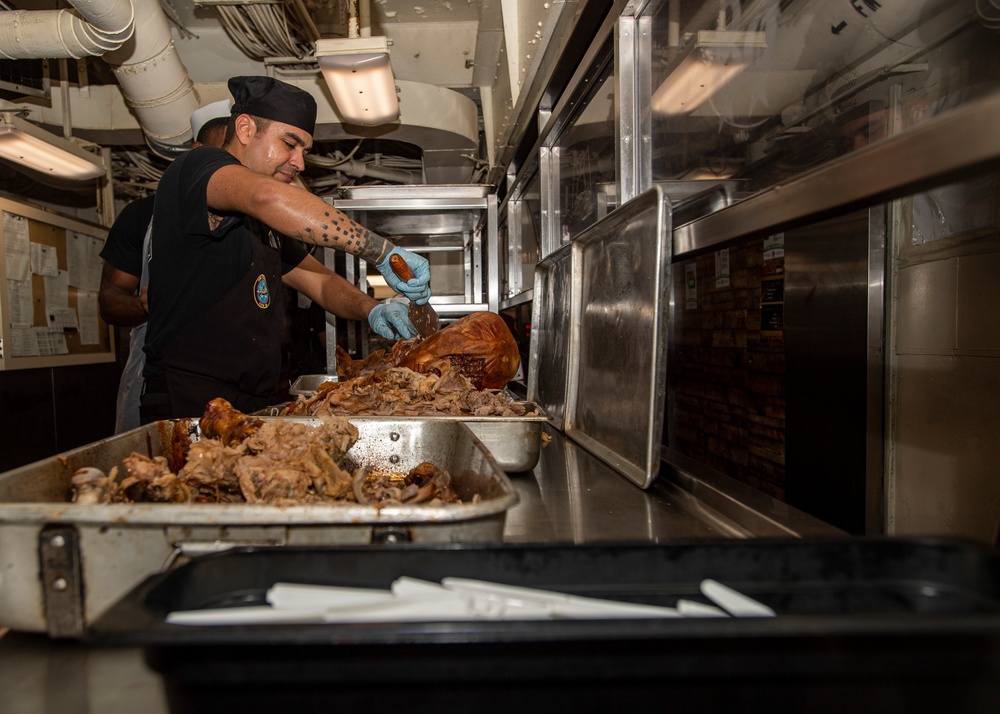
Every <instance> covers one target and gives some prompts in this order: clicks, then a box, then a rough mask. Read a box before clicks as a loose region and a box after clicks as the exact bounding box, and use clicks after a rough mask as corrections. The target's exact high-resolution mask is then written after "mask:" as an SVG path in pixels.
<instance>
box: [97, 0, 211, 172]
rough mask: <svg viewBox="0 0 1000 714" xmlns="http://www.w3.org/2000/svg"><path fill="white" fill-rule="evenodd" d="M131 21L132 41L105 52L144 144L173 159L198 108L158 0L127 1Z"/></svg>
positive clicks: (184, 147) (185, 144) (181, 149)
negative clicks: (132, 11)
mask: <svg viewBox="0 0 1000 714" xmlns="http://www.w3.org/2000/svg"><path fill="white" fill-rule="evenodd" d="M132 2H133V3H134V4H135V10H136V13H135V14H136V21H135V35H134V36H133V41H132V42H129V43H127V44H125V45H123V46H122V47H121V48H120V49H118V50H115V51H114V52H109V53H108V54H106V55H104V60H105V61H106V62H107V63H108V64H110V65H111V67H112V69H113V71H114V73H115V77H116V78H117V79H118V84H119V85H121V88H122V94H123V95H124V96H125V102H126V103H127V104H128V105H129V107H131V108H132V111H133V112H135V115H136V118H137V119H138V120H139V126H141V127H142V131H143V133H144V134H145V135H146V144H147V145H148V146H149V148H150V149H152V150H153V151H154V152H155V153H157V154H158V155H160V156H162V157H164V158H166V159H172V158H174V157H175V156H177V155H178V154H180V153H182V152H184V151H185V150H187V148H188V146H189V144H190V142H191V140H192V139H193V138H194V137H193V136H192V135H191V113H192V112H194V111H195V110H196V109H198V107H199V106H200V104H199V101H198V97H197V95H196V94H195V92H194V85H193V84H192V83H191V78H190V77H189V76H188V72H187V68H186V67H185V66H184V64H183V63H182V62H181V59H180V57H179V56H178V54H177V49H176V47H174V42H173V39H172V38H171V36H170V25H169V24H168V22H167V17H166V15H165V14H164V13H163V10H162V8H161V7H160V3H159V0H132Z"/></svg>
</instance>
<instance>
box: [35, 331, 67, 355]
mask: <svg viewBox="0 0 1000 714" xmlns="http://www.w3.org/2000/svg"><path fill="white" fill-rule="evenodd" d="M33 329H34V332H35V340H37V341H38V354H39V356H41V357H52V356H53V355H65V354H69V348H68V347H67V346H66V336H65V335H64V334H63V333H62V332H52V331H50V330H49V328H47V327H35V328H33Z"/></svg>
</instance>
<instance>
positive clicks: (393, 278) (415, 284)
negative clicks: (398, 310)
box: [375, 246, 431, 305]
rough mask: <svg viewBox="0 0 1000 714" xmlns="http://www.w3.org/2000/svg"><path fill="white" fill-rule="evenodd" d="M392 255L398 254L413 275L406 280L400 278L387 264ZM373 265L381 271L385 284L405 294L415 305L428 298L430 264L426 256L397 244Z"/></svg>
mask: <svg viewBox="0 0 1000 714" xmlns="http://www.w3.org/2000/svg"><path fill="white" fill-rule="evenodd" d="M393 255H398V256H400V257H401V258H402V259H403V260H404V261H405V262H406V264H407V265H408V266H409V268H410V270H412V271H413V277H412V278H410V279H409V280H408V281H407V280H401V279H400V278H399V276H398V275H396V273H395V272H394V271H393V269H392V266H391V265H390V264H389V258H391V257H392V256H393ZM375 267H376V268H378V272H380V273H382V277H384V278H385V282H386V284H387V285H388V286H389V287H390V288H392V289H393V290H394V291H395V292H397V293H399V294H400V295H404V296H406V297H407V298H409V299H410V300H412V301H413V302H415V303H416V304H417V305H423V304H424V303H425V302H427V301H428V300H430V298H431V285H430V283H431V265H430V263H428V262H427V258H424V257H423V256H420V255H417V254H416V253H411V252H410V251H408V250H403V249H402V248H400V247H398V246H397V247H396V248H393V249H392V250H391V251H389V255H387V256H385V258H383V259H382V262H381V263H378V264H376V265H375Z"/></svg>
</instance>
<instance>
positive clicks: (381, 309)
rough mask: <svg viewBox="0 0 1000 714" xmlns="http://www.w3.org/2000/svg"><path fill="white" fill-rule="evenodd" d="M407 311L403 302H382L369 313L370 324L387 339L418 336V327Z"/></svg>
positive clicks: (404, 338) (403, 338) (406, 338)
mask: <svg viewBox="0 0 1000 714" xmlns="http://www.w3.org/2000/svg"><path fill="white" fill-rule="evenodd" d="M407 312H408V310H407V307H406V305H404V304H403V303H401V302H381V303H379V304H378V305H376V306H375V307H373V308H372V311H371V312H369V313H368V324H369V325H370V326H371V328H372V329H373V330H375V332H377V333H378V334H379V335H381V336H382V337H384V338H385V339H387V340H408V339H410V338H411V337H416V336H417V328H416V327H414V326H413V323H412V322H410V317H409V315H408V314H407Z"/></svg>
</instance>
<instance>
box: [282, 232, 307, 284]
mask: <svg viewBox="0 0 1000 714" xmlns="http://www.w3.org/2000/svg"><path fill="white" fill-rule="evenodd" d="M307 255H309V250H308V249H307V248H306V247H305V246H304V245H303V244H302V241H298V240H295V239H294V238H289V237H288V236H282V237H281V274H282V275H285V274H286V273H288V272H289V271H290V270H292V269H293V268H296V267H298V265H299V263H301V262H302V261H303V260H305V259H306V256H307Z"/></svg>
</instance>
